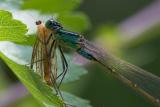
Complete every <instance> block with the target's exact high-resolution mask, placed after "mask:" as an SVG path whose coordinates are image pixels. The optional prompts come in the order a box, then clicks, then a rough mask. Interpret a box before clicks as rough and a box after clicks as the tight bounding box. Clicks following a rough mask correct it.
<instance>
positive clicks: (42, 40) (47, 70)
mask: <svg viewBox="0 0 160 107" xmlns="http://www.w3.org/2000/svg"><path fill="white" fill-rule="evenodd" d="M36 25H37V29H38V30H37V38H36V41H35V44H34V46H33V52H32V59H31V66H30V67H31V69H34V70H35V72H37V73H38V74H40V75H41V77H43V80H45V82H46V83H47V84H48V85H50V86H53V87H54V89H55V91H56V93H57V94H58V95H60V97H61V99H62V100H63V96H62V94H61V91H60V90H59V86H60V84H61V82H62V80H63V78H64V75H65V74H66V72H67V68H68V64H67V61H66V59H65V57H64V54H63V50H62V48H61V46H59V45H58V41H57V40H55V39H54V36H53V35H52V34H53V33H52V31H51V30H49V29H47V28H46V27H45V25H44V24H43V23H42V22H41V21H37V22H36ZM57 49H58V51H59V53H60V58H61V61H62V67H63V71H62V73H60V74H58V73H57V69H58V68H57V53H56V51H57ZM61 77H62V79H61V80H60V82H59V83H58V82H57V80H58V79H59V78H61ZM66 105H69V104H65V105H64V107H66Z"/></svg>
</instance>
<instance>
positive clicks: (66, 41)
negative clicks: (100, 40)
mask: <svg viewBox="0 0 160 107" xmlns="http://www.w3.org/2000/svg"><path fill="white" fill-rule="evenodd" d="M55 38H56V39H57V40H59V41H60V43H61V44H62V45H64V46H67V47H70V48H74V49H78V48H80V44H79V41H80V39H81V36H80V35H79V34H77V33H73V32H70V31H67V30H64V29H59V30H57V32H56V33H55Z"/></svg>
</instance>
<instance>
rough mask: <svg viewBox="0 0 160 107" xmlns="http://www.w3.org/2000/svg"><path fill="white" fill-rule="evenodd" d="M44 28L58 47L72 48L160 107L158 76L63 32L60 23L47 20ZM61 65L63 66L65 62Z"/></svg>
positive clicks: (77, 36) (159, 80) (83, 39)
mask: <svg viewBox="0 0 160 107" xmlns="http://www.w3.org/2000/svg"><path fill="white" fill-rule="evenodd" d="M45 26H46V28H47V29H49V30H50V31H51V32H52V34H54V40H55V41H58V46H59V47H62V46H66V47H69V48H72V49H74V50H75V51H76V52H77V53H79V54H80V55H81V56H83V57H84V58H86V59H88V60H90V61H94V62H97V63H99V64H100V65H102V66H104V67H105V68H106V69H107V71H110V73H112V74H113V76H115V77H117V78H118V79H119V80H121V81H123V82H124V83H126V84H127V85H129V86H130V87H132V88H133V89H135V90H136V91H138V92H140V93H141V94H142V95H144V96H145V97H147V98H148V99H150V100H151V101H152V102H154V103H156V104H157V105H159V106H160V101H159V100H160V78H159V77H158V76H156V75H153V74H151V73H149V72H147V71H145V70H143V69H141V68H139V67H137V66H134V65H132V64H130V63H128V62H125V61H123V60H121V59H119V58H116V57H115V56H113V55H111V54H109V53H108V52H103V51H102V49H100V48H98V47H97V46H95V45H94V44H92V43H90V42H89V41H88V40H86V39H85V38H84V37H83V36H81V35H79V34H78V33H74V32H70V31H68V30H65V29H64V28H63V26H62V25H61V24H60V23H58V22H56V21H55V20H53V19H50V20H48V21H47V22H46V23H45ZM60 50H61V48H60ZM61 53H63V52H61ZM62 56H63V54H62ZM63 58H65V57H63ZM63 63H64V64H63V65H65V63H66V62H65V61H64V62H63ZM66 72H67V70H64V73H62V74H61V75H63V78H64V76H65V74H66ZM63 78H62V80H63ZM62 80H61V81H62Z"/></svg>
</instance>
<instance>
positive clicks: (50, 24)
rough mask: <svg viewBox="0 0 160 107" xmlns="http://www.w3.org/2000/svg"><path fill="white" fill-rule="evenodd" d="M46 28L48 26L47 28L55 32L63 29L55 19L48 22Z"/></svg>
mask: <svg viewBox="0 0 160 107" xmlns="http://www.w3.org/2000/svg"><path fill="white" fill-rule="evenodd" d="M45 26H46V28H48V29H50V30H54V31H57V30H59V29H62V28H63V27H62V26H61V24H60V23H58V22H57V21H55V20H53V19H50V20H48V21H47V22H46V24H45Z"/></svg>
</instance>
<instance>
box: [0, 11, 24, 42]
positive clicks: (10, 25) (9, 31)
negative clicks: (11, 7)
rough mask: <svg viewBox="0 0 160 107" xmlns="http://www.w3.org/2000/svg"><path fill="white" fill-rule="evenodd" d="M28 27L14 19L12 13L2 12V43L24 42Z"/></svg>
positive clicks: (0, 20)
mask: <svg viewBox="0 0 160 107" xmlns="http://www.w3.org/2000/svg"><path fill="white" fill-rule="evenodd" d="M26 32H27V27H26V25H24V24H23V23H21V22H20V21H18V20H15V19H13V18H12V15H11V13H10V12H7V11H4V10H0V41H12V42H20V43H21V42H24V41H26V37H25V33H26Z"/></svg>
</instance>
